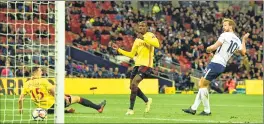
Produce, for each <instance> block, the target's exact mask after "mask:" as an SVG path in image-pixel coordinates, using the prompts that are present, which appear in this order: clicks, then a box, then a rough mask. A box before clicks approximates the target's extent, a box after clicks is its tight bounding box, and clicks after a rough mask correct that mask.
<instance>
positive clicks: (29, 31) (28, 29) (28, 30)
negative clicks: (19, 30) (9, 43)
mask: <svg viewBox="0 0 264 124" xmlns="http://www.w3.org/2000/svg"><path fill="white" fill-rule="evenodd" d="M25 29H26V32H27V34H32V33H33V30H32V29H33V26H32V25H31V24H25Z"/></svg>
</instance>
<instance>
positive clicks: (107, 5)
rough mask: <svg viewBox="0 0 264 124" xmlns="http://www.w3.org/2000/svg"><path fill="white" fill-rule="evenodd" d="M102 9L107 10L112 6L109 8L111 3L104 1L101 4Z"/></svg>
mask: <svg viewBox="0 0 264 124" xmlns="http://www.w3.org/2000/svg"><path fill="white" fill-rule="evenodd" d="M102 7H103V8H104V9H105V10H109V9H110V8H111V7H112V6H111V2H110V1H104V3H103V4H102Z"/></svg>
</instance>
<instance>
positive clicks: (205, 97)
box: [201, 88, 211, 113]
mask: <svg viewBox="0 0 264 124" xmlns="http://www.w3.org/2000/svg"><path fill="white" fill-rule="evenodd" d="M201 100H202V102H203V105H204V112H206V113H210V112H211V111H210V104H209V92H208V90H207V88H201Z"/></svg>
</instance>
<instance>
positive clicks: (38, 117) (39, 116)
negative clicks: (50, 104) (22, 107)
mask: <svg viewBox="0 0 264 124" xmlns="http://www.w3.org/2000/svg"><path fill="white" fill-rule="evenodd" d="M32 118H33V119H34V121H43V120H44V119H46V118H47V111H46V110H44V109H42V108H36V109H34V110H33V112H32Z"/></svg>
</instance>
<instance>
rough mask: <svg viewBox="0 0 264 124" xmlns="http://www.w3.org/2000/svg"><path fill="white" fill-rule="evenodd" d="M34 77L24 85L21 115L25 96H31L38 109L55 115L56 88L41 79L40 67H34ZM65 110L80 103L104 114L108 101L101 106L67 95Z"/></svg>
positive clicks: (20, 106)
mask: <svg viewBox="0 0 264 124" xmlns="http://www.w3.org/2000/svg"><path fill="white" fill-rule="evenodd" d="M32 70H33V76H32V78H31V79H29V80H28V81H27V82H25V83H24V86H23V89H22V93H21V95H20V98H19V100H18V103H19V104H18V105H19V113H21V114H22V113H23V100H24V97H25V95H30V97H31V100H32V101H33V102H34V103H35V105H36V106H37V107H38V108H43V109H46V110H47V112H48V113H54V103H55V98H54V94H55V87H54V86H53V85H52V84H50V83H49V82H48V80H47V79H45V78H41V75H42V70H41V68H40V67H34V68H33V69H32ZM64 99H65V104H64V106H65V108H66V107H69V106H70V105H71V104H74V103H79V104H81V105H83V106H86V107H91V108H93V109H96V110H97V111H98V112H99V113H102V112H103V109H104V106H105V105H106V101H105V100H104V101H103V102H101V103H100V104H99V105H96V104H94V103H92V102H91V101H89V100H87V99H85V98H81V97H79V96H71V95H65V96H64ZM74 111H75V110H74V109H73V108H70V109H67V110H65V113H73V112H74Z"/></svg>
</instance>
